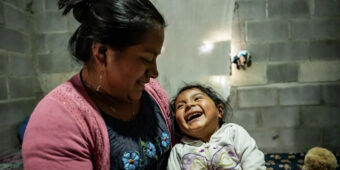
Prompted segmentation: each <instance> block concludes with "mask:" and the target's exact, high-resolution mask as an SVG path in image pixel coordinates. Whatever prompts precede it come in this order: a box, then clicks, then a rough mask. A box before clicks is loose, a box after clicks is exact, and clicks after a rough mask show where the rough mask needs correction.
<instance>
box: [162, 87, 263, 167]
mask: <svg viewBox="0 0 340 170" xmlns="http://www.w3.org/2000/svg"><path fill="white" fill-rule="evenodd" d="M171 106H172V109H173V114H174V115H173V116H174V119H175V120H176V121H174V130H175V131H176V132H178V133H179V134H180V135H181V137H182V139H181V142H180V143H178V144H176V145H175V146H174V147H173V149H172V150H171V153H170V158H169V160H168V169H169V170H178V169H193V170H197V169H209V170H210V169H211V170H212V169H235V170H236V169H245V170H251V169H260V170H262V169H263V170H265V169H266V168H265V162H264V155H263V153H262V152H261V151H260V150H258V148H257V146H256V143H255V141H254V139H253V138H252V137H250V136H249V134H248V133H247V132H246V130H245V129H243V128H242V127H241V126H239V125H236V124H233V123H223V117H224V116H225V115H226V114H227V112H226V106H227V104H226V102H225V101H224V100H222V99H221V98H220V97H219V96H218V95H217V93H216V92H215V91H214V90H212V89H211V88H209V87H204V86H202V85H200V84H197V85H187V86H185V87H183V88H182V89H181V90H180V91H179V92H178V94H177V96H176V98H175V99H173V101H172V103H171Z"/></svg>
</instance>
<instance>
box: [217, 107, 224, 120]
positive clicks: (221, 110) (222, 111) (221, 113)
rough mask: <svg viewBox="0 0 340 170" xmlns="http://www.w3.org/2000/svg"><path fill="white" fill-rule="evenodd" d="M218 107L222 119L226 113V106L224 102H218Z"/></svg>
mask: <svg viewBox="0 0 340 170" xmlns="http://www.w3.org/2000/svg"><path fill="white" fill-rule="evenodd" d="M217 109H218V113H219V115H218V117H219V118H221V119H222V118H223V115H224V107H223V105H222V104H218V105H217Z"/></svg>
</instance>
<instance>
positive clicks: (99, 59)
mask: <svg viewBox="0 0 340 170" xmlns="http://www.w3.org/2000/svg"><path fill="white" fill-rule="evenodd" d="M91 50H92V57H93V59H94V61H95V63H96V64H98V65H100V66H106V61H107V60H106V58H107V55H106V51H107V46H106V45H103V44H101V43H98V42H95V41H93V42H92V47H91Z"/></svg>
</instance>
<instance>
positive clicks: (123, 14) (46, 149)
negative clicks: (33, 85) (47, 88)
mask: <svg viewBox="0 0 340 170" xmlns="http://www.w3.org/2000/svg"><path fill="white" fill-rule="evenodd" d="M58 4H59V8H60V9H64V11H63V14H64V15H66V14H67V13H69V12H70V11H71V10H73V15H74V17H75V18H76V19H77V20H78V21H79V22H80V23H81V24H80V26H79V28H78V29H77V30H76V31H75V33H74V34H73V36H72V37H71V39H70V41H69V49H70V51H71V53H72V54H73V56H75V57H76V58H77V59H78V60H80V61H82V62H83V63H84V66H83V69H82V70H81V72H80V73H79V74H76V75H75V76H74V77H72V78H71V79H70V80H68V81H67V82H65V83H63V84H61V85H60V86H58V87H57V88H56V89H54V90H53V91H51V92H50V93H49V94H48V95H47V96H45V97H44V99H42V100H41V101H40V103H39V104H38V105H37V107H36V108H35V110H34V112H33V113H32V115H31V118H30V121H29V124H28V126H27V130H26V132H25V137H24V142H23V159H24V167H25V169H49V170H51V169H82V170H83V169H165V168H166V162H167V158H168V155H169V150H170V136H171V135H170V130H169V127H170V124H169V123H170V121H169V106H168V103H169V101H168V98H167V96H166V94H165V92H164V90H163V89H162V88H161V86H160V85H159V84H158V83H157V82H156V80H154V78H156V77H157V76H158V71H157V65H156V59H157V56H158V55H159V54H160V52H161V48H162V45H163V40H164V27H165V22H164V19H163V17H162V16H161V14H160V13H159V12H158V11H157V9H156V8H155V7H154V6H153V5H152V3H151V2H150V1H148V0H60V1H59V3H58Z"/></svg>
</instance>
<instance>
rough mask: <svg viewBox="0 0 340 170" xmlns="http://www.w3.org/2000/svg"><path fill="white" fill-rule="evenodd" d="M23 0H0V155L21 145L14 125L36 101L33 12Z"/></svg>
mask: <svg viewBox="0 0 340 170" xmlns="http://www.w3.org/2000/svg"><path fill="white" fill-rule="evenodd" d="M26 7H27V6H26V2H25V1H24V0H1V1H0V136H1V138H0V155H3V154H6V153H9V152H12V151H14V150H17V149H18V148H19V147H20V144H19V140H18V138H17V135H16V134H17V132H16V131H17V127H18V125H19V124H20V123H21V121H22V120H24V119H25V118H26V117H27V116H29V115H30V113H31V112H32V110H33V107H34V106H35V104H36V92H37V86H36V85H37V83H36V74H35V71H34V65H35V58H34V56H33V53H32V45H31V40H32V25H31V21H32V15H31V13H29V12H28V11H27V10H26Z"/></svg>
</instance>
